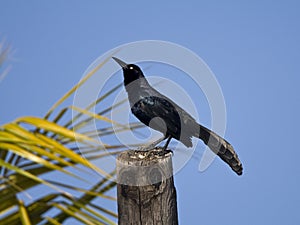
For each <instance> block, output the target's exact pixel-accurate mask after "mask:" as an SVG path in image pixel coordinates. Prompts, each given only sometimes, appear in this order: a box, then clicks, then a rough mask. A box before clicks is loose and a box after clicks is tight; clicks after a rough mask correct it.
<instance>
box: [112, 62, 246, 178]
mask: <svg viewBox="0 0 300 225" xmlns="http://www.w3.org/2000/svg"><path fill="white" fill-rule="evenodd" d="M113 59H114V60H115V61H116V62H117V63H118V64H119V65H120V66H121V67H122V69H123V75H124V85H125V89H126V91H127V93H128V99H129V103H130V107H131V111H132V113H133V114H134V115H135V116H136V117H137V118H138V119H139V120H140V121H141V122H142V123H144V124H145V125H147V126H149V127H151V128H153V129H155V130H158V131H160V132H162V133H163V134H164V137H165V138H175V139H177V140H178V141H180V142H182V143H183V144H184V145H185V146H187V147H192V141H191V139H192V137H197V138H200V139H201V140H203V142H204V143H205V144H206V145H207V146H208V147H209V148H210V149H211V150H212V151H213V152H214V153H216V154H217V155H218V156H219V157H220V158H221V159H222V160H223V161H225V162H226V163H227V164H228V165H229V166H230V167H231V168H232V169H233V170H234V171H235V172H236V173H237V174H238V175H241V174H242V170H243V167H242V164H241V162H240V160H239V159H238V156H237V154H236V153H235V151H234V149H233V147H232V146H231V145H230V144H229V143H228V142H227V141H226V140H224V139H223V138H222V137H220V136H219V135H217V134H216V133H214V132H213V131H211V130H209V129H208V128H206V127H204V126H202V125H200V124H198V123H197V122H196V121H195V119H194V118H193V117H192V116H191V115H190V114H188V113H187V112H186V111H185V110H183V109H182V108H181V107H180V106H178V105H177V104H176V103H174V102H173V101H172V100H171V99H169V98H167V97H166V96H164V95H162V94H161V93H159V92H158V91H157V90H155V89H154V88H153V87H152V86H151V85H150V84H149V83H148V81H147V80H146V78H145V76H144V74H143V72H142V70H141V69H140V68H139V67H138V66H137V65H134V64H126V63H125V62H123V61H122V60H120V59H118V58H115V57H113ZM167 143H168V142H167ZM165 147H167V146H165Z"/></svg>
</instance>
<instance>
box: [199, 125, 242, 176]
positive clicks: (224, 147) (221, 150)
mask: <svg viewBox="0 0 300 225" xmlns="http://www.w3.org/2000/svg"><path fill="white" fill-rule="evenodd" d="M199 126H200V134H199V138H200V139H201V140H202V141H203V142H204V143H205V144H206V145H207V146H208V147H209V148H210V149H211V150H212V151H213V152H214V153H216V154H217V155H218V156H219V157H220V158H221V159H222V160H223V161H224V162H226V163H227V164H228V165H229V166H230V167H231V169H232V170H233V171H234V172H236V173H237V174H238V175H242V173H243V166H242V163H241V161H240V160H239V158H238V155H237V154H236V152H235V151H234V149H233V147H232V146H231V144H229V143H228V142H227V141H226V140H225V139H224V138H222V137H220V136H219V135H217V134H216V133H215V132H213V131H211V130H209V129H208V128H206V127H204V126H202V125H200V124H199Z"/></svg>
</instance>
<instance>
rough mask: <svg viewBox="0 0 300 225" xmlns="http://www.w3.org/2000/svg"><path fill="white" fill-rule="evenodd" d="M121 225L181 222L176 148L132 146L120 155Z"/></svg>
mask: <svg viewBox="0 0 300 225" xmlns="http://www.w3.org/2000/svg"><path fill="white" fill-rule="evenodd" d="M117 180H118V187H117V192H118V214H119V218H118V219H119V221H118V224H119V225H125V224H126V225H131V224H132V225H146V224H147V225H158V224H159V225H177V224H178V215H177V201H176V189H175V186H174V181H173V167H172V152H171V151H162V149H161V148H155V149H151V150H148V151H140V150H128V151H125V152H122V153H121V154H120V155H119V156H118V157H117Z"/></svg>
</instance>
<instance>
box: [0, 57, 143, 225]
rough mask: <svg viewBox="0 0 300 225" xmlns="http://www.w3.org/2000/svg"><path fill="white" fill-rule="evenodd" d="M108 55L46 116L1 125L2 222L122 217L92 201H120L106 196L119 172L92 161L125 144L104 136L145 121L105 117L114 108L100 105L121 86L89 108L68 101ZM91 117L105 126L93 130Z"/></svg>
mask: <svg viewBox="0 0 300 225" xmlns="http://www.w3.org/2000/svg"><path fill="white" fill-rule="evenodd" d="M109 59H110V57H108V58H106V59H105V60H104V61H103V62H101V63H99V65H97V66H96V67H95V68H94V69H93V70H91V72H89V73H88V74H87V75H86V76H85V77H84V78H83V79H82V80H81V81H80V82H79V83H78V84H76V85H75V86H74V87H73V88H71V89H70V90H69V91H68V92H67V93H66V94H65V95H64V96H63V97H62V98H61V99H59V100H58V101H57V102H56V103H55V104H54V105H53V106H52V107H51V108H50V109H49V111H48V112H47V113H46V115H45V116H44V117H43V118H39V117H35V116H26V117H25V116H24V117H21V118H17V119H16V120H14V121H12V122H9V123H7V124H4V125H2V126H0V199H1V204H0V224H62V223H63V222H64V221H65V220H66V219H68V218H73V219H75V220H77V221H80V222H81V223H83V224H114V222H113V218H115V217H116V216H117V215H116V214H115V213H114V212H112V211H111V210H109V209H106V208H105V206H100V205H96V204H95V203H93V202H92V201H94V200H96V199H97V198H100V199H106V200H108V201H114V200H115V198H114V197H112V196H110V195H107V194H106V193H107V192H108V191H110V190H111V189H112V188H114V187H115V185H116V183H115V181H114V178H113V177H114V171H112V172H106V171H104V170H103V169H101V168H98V167H97V166H95V165H94V164H93V163H92V161H93V160H96V159H100V158H104V157H108V156H111V155H115V154H118V153H119V152H120V151H121V150H122V149H124V146H123V145H120V144H112V143H111V144H108V143H103V142H101V141H100V140H99V137H103V136H107V135H114V132H126V131H129V130H130V131H131V130H135V129H138V128H141V127H143V125H141V124H137V123H134V124H130V125H129V126H128V125H123V124H121V123H118V122H117V121H113V120H111V119H110V118H108V117H106V116H105V115H104V114H105V113H107V112H109V111H110V110H112V109H113V107H111V106H108V107H107V106H104V105H103V106H101V104H102V102H103V100H104V99H105V98H107V97H109V96H110V95H112V94H114V93H115V92H116V91H117V90H118V88H120V86H121V85H117V86H115V87H113V88H112V89H111V90H109V91H108V92H106V93H105V94H103V95H102V96H100V97H99V98H98V99H97V100H95V101H93V102H91V103H90V104H89V105H88V107H86V108H84V109H83V108H80V107H77V106H74V105H72V106H65V105H64V104H65V102H66V99H68V98H70V97H71V96H72V95H73V94H74V93H75V92H76V91H77V90H78V88H79V87H81V86H82V85H84V83H85V82H86V81H87V80H88V79H89V78H90V77H91V76H93V75H94V74H95V73H96V71H98V70H99V69H101V67H102V66H103V65H104V64H105V63H106V62H107V61H108V60H109ZM0 64H1V57H0ZM124 102H125V101H124V100H123V101H121V102H118V103H116V105H115V106H120V105H122V104H123V103H124ZM95 106H97V107H99V108H102V112H99V113H93V112H91V111H90V109H91V108H93V107H95ZM59 108H62V109H59ZM70 110H72V111H76V112H77V114H76V116H75V117H73V118H72V119H69V118H66V117H68V112H69V111H70ZM56 111H57V112H56ZM50 116H51V117H52V118H53V119H52V120H51V119H50ZM91 120H97V121H101V124H106V125H105V127H100V128H99V129H97V130H89V128H88V123H89V121H91ZM62 121H67V122H62ZM113 125H114V126H115V127H116V129H115V130H114V129H113V128H112V126H113ZM102 126H104V125H102ZM81 130H84V131H81ZM82 154H84V156H85V157H82ZM94 171H96V172H97V173H98V174H97V175H95V172H94ZM52 174H55V176H53V175H52ZM53 177H54V178H57V177H59V178H61V179H60V180H57V179H53ZM70 180H71V181H73V182H71V181H70ZM70 182H71V183H70ZM34 188H39V189H43V190H45V193H44V195H43V196H41V197H38V198H37V197H35V196H31V195H32V194H31V191H32V190H33V189H34ZM24 196H25V198H24ZM28 196H31V198H29V199H28ZM53 211H54V212H56V213H54V214H53ZM50 212H52V214H49V213H50ZM49 215H50V216H49Z"/></svg>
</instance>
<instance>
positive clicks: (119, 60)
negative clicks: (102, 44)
mask: <svg viewBox="0 0 300 225" xmlns="http://www.w3.org/2000/svg"><path fill="white" fill-rule="evenodd" d="M112 58H113V60H115V61H116V62H117V63H118V64H119V65H120V66H121V67H122V68H123V69H124V68H127V63H125V62H123V61H122V60H121V59H118V58H116V57H112Z"/></svg>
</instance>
